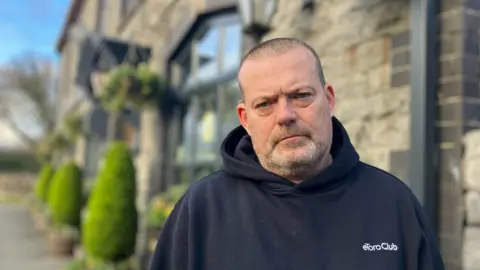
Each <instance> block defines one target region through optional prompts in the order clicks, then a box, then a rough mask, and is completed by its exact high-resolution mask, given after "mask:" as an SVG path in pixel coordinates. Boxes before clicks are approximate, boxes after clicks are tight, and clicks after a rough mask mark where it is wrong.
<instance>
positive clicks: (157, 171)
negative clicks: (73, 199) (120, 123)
mask: <svg viewBox="0 0 480 270" xmlns="http://www.w3.org/2000/svg"><path fill="white" fill-rule="evenodd" d="M244 2H245V1H238V3H237V1H236V0H117V1H106V0H72V3H71V7H70V10H69V13H68V15H67V18H66V21H65V25H64V28H63V32H62V34H61V36H60V37H59V41H58V44H57V50H58V52H59V53H60V54H61V55H62V58H61V59H62V60H61V65H62V68H61V70H62V76H61V78H62V80H61V82H60V85H61V97H62V103H61V104H59V106H61V109H62V111H64V112H65V111H68V110H84V111H86V112H88V113H87V117H86V119H85V122H86V126H87V127H89V129H90V130H93V131H98V132H96V133H95V134H97V135H96V137H95V136H94V137H89V138H84V139H83V140H81V141H80V142H79V143H78V145H77V149H76V158H77V161H78V162H80V163H81V164H83V165H84V166H85V167H87V168H88V170H90V171H91V172H92V173H91V175H92V176H93V175H94V174H95V169H94V166H96V165H95V164H96V161H97V160H98V156H99V155H100V154H99V150H101V147H100V146H101V145H103V144H104V142H105V131H101V130H104V127H105V126H106V122H107V118H108V116H107V114H105V112H103V111H102V109H101V108H100V107H99V106H98V104H97V103H96V102H95V100H94V95H93V94H92V91H93V90H92V85H91V83H90V78H91V77H90V74H91V73H92V72H95V71H97V70H102V69H109V68H112V67H114V65H111V64H105V63H104V62H102V59H103V58H106V57H108V54H109V52H110V54H112V52H113V54H114V58H115V59H117V60H118V59H125V58H126V55H134V56H135V57H134V59H133V60H132V61H134V62H135V61H136V62H142V61H146V62H148V63H149V64H150V66H151V67H152V68H153V69H155V70H156V71H158V72H159V73H160V74H162V75H163V76H165V77H166V78H168V80H169V81H170V83H171V85H172V86H173V88H174V89H176V91H178V93H179V95H181V96H182V97H183V98H185V99H186V100H188V106H187V108H186V109H185V110H178V111H177V112H176V113H175V114H173V115H172V116H170V117H165V116H162V115H160V114H159V113H158V111H155V110H144V111H141V112H135V111H132V112H131V113H130V114H129V116H126V118H129V119H130V120H128V121H126V123H127V124H126V126H125V129H124V131H125V132H123V134H121V135H120V137H122V138H125V139H126V140H129V141H131V142H132V147H134V148H135V149H136V150H137V153H138V154H137V156H136V159H137V169H138V175H139V177H138V182H139V187H140V188H139V197H140V198H141V199H140V205H142V204H143V203H144V202H145V200H146V199H148V197H149V196H151V195H152V194H153V193H155V192H157V191H159V190H162V189H165V188H167V187H168V186H169V185H170V184H172V183H177V182H182V181H194V180H195V179H197V178H198V177H200V176H202V175H205V174H208V173H210V172H212V171H213V170H216V169H218V168H219V167H220V160H219V154H218V151H217V149H218V146H219V143H220V141H221V139H222V138H223V137H224V136H225V134H226V133H227V132H228V131H229V130H230V129H231V128H232V127H234V126H235V125H237V124H238V120H237V118H236V115H235V113H234V111H233V110H232V108H233V107H234V106H235V105H236V102H237V100H238V98H239V93H238V89H237V85H236V81H235V80H236V78H235V74H236V71H237V69H238V64H239V61H240V58H241V56H242V53H243V52H244V51H245V50H247V49H248V48H249V47H250V46H252V45H253V44H254V43H255V42H258V39H261V40H266V39H270V38H274V37H284V36H288V37H297V38H300V39H302V40H304V41H306V42H307V43H309V44H311V45H312V46H313V47H314V49H315V50H316V51H317V52H318V54H319V55H320V57H321V60H322V63H323V66H324V71H325V75H326V78H327V81H329V82H330V83H331V84H333V86H334V88H335V90H336V98H337V108H336V112H335V114H336V116H337V117H338V118H339V119H340V120H341V121H342V122H343V123H344V124H345V127H346V129H347V130H348V132H349V134H350V136H351V139H352V141H353V143H354V144H355V146H356V147H357V149H358V151H359V153H360V155H361V159H362V160H363V161H365V162H369V163H371V164H373V165H375V166H377V167H379V168H381V169H384V170H386V171H389V172H391V173H392V174H394V175H396V176H398V177H399V178H400V179H402V180H404V181H405V182H407V183H408V184H409V185H411V186H412V189H414V191H415V192H416V193H417V194H418V195H419V199H420V201H421V202H422V203H423V204H424V205H425V206H426V209H427V213H428V215H429V217H430V218H431V221H432V225H433V226H434V227H435V229H436V231H437V236H438V239H439V242H440V245H441V248H442V253H443V256H444V260H445V263H446V266H447V269H477V268H478V269H480V229H478V228H476V227H475V224H477V223H480V222H479V220H480V219H479V216H480V211H478V209H480V199H479V195H478V193H477V191H475V187H476V186H477V185H475V184H471V185H469V188H470V189H471V190H473V191H469V193H467V194H468V195H467V196H465V195H464V192H465V184H464V182H465V178H466V177H467V176H466V175H472V173H470V174H468V172H466V173H464V169H463V157H464V155H463V148H464V144H463V139H462V138H463V136H464V134H466V133H467V132H469V131H471V130H474V129H476V128H479V127H480V122H479V120H480V110H479V108H480V106H479V105H480V99H479V95H480V90H479V86H478V85H479V65H478V64H479V59H480V58H479V46H478V40H480V39H479V36H478V30H479V29H480V1H476V0H470V1H458V0H442V1H430V0H428V1H426V3H427V4H425V5H420V4H419V3H420V1H416V0H411V1H408V0H398V1H387V0H383V1H382V0H348V1H347V0H328V1H323V0H322V1H308V0H278V1H274V0H271V1H258V2H260V3H262V2H263V3H264V4H263V6H262V5H255V7H256V12H267V11H268V7H270V6H269V5H267V4H272V3H274V5H273V6H274V7H275V8H274V9H273V11H274V12H273V17H272V19H271V21H269V27H268V28H266V29H262V30H265V31H264V32H263V33H262V35H261V36H256V35H254V34H253V33H254V32H251V31H246V28H245V27H244V26H245V25H244V21H243V20H242V15H244V13H242V12H241V11H242V10H241V9H239V7H240V6H241V5H240V3H244ZM255 2H257V1H255ZM438 2H441V3H438ZM427 8H428V9H427ZM255 33H257V32H255ZM257 34H258V33H257ZM92 44H93V45H92ZM132 48H133V49H132ZM132 51H133V53H132ZM85 59H90V60H89V61H86V60H85ZM119 61H120V60H119ZM87 62H88V63H87ZM102 65H103V66H102ZM69 100H71V101H70V102H68V101H69ZM75 100H76V101H75ZM72 104H73V105H72ZM75 104H76V105H75ZM59 117H62V114H61V115H60V116H59ZM102 128H103V129H102ZM470 137H473V138H476V137H475V136H474V135H472V136H470ZM470 137H468V138H470ZM477 138H478V136H477ZM472 140H473V139H469V141H470V142H471V141H472ZM479 141H480V140H479ZM471 145H474V144H471ZM472 147H474V146H472ZM472 151H473V150H472ZM473 152H474V151H473ZM470 167H472V166H471V165H470ZM474 167H475V166H473V168H474ZM471 181H473V182H475V181H477V182H476V183H477V184H478V181H479V180H476V179H472V180H471ZM471 192H473V193H471ZM142 202H143V203H142ZM475 210H476V211H475ZM470 221H471V222H470ZM471 224H473V225H472V226H471Z"/></svg>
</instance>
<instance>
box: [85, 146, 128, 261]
mask: <svg viewBox="0 0 480 270" xmlns="http://www.w3.org/2000/svg"><path fill="white" fill-rule="evenodd" d="M135 181H136V180H135V167H134V165H133V160H132V156H131V153H130V150H129V148H128V146H127V145H126V144H125V143H124V142H112V143H111V145H110V146H109V148H108V150H107V153H106V156H105V163H104V167H103V169H102V170H101V172H100V174H99V176H98V178H97V181H96V183H95V186H94V187H93V190H92V193H91V195H90V198H89V200H88V203H87V212H86V215H85V217H84V221H83V227H82V229H83V232H82V242H83V245H84V248H85V251H86V253H87V256H89V257H91V258H95V259H99V260H103V261H109V262H118V261H122V260H124V259H127V258H129V257H130V256H132V255H133V253H134V251H135V244H136V235H137V210H136V206H135V196H136V182H135Z"/></svg>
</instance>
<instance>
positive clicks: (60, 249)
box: [48, 225, 79, 257]
mask: <svg viewBox="0 0 480 270" xmlns="http://www.w3.org/2000/svg"><path fill="white" fill-rule="evenodd" d="M78 240H79V230H78V228H77V227H74V226H70V225H57V226H55V227H54V228H53V229H52V230H51V231H50V233H49V234H48V243H49V248H50V252H51V254H53V255H54V256H57V257H71V256H73V250H74V247H75V245H76V244H77V243H78Z"/></svg>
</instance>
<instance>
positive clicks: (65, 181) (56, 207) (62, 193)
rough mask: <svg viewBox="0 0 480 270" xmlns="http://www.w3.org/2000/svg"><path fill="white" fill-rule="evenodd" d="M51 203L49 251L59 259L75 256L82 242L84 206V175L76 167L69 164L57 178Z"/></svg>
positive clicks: (52, 191)
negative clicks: (75, 248) (74, 253)
mask: <svg viewBox="0 0 480 270" xmlns="http://www.w3.org/2000/svg"><path fill="white" fill-rule="evenodd" d="M48 202H49V210H50V213H51V217H52V218H51V220H52V223H53V227H52V229H51V230H50V233H49V237H48V240H49V246H50V251H51V252H52V254H53V255H57V256H72V255H73V251H74V247H75V244H76V243H77V242H78V240H79V237H78V234H79V233H78V226H79V225H80V212H81V209H82V202H83V190H82V172H81V170H80V168H79V167H78V166H77V165H76V164H75V163H73V162H68V163H66V164H65V165H63V166H62V167H61V168H60V169H59V170H58V172H57V173H56V174H55V176H54V178H53V179H52V183H51V188H50V194H49V196H48Z"/></svg>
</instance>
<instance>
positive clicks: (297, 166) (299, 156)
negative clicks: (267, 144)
mask: <svg viewBox="0 0 480 270" xmlns="http://www.w3.org/2000/svg"><path fill="white" fill-rule="evenodd" d="M281 148H282V149H281ZM328 152H329V146H328V145H325V144H322V143H315V142H314V141H312V140H311V139H310V138H302V140H301V141H300V142H285V143H284V145H281V146H280V145H276V146H273V147H271V149H270V151H269V152H268V153H267V154H266V155H259V156H258V159H259V161H260V164H261V165H262V166H263V167H264V168H265V169H267V170H269V171H271V172H273V173H275V174H277V175H279V176H282V177H284V178H286V179H289V180H294V181H295V182H298V181H301V180H303V179H305V178H308V177H311V176H313V175H314V174H316V173H317V169H318V167H319V166H320V164H321V163H322V160H323V159H324V156H325V155H326V154H327V155H329V153H328Z"/></svg>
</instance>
